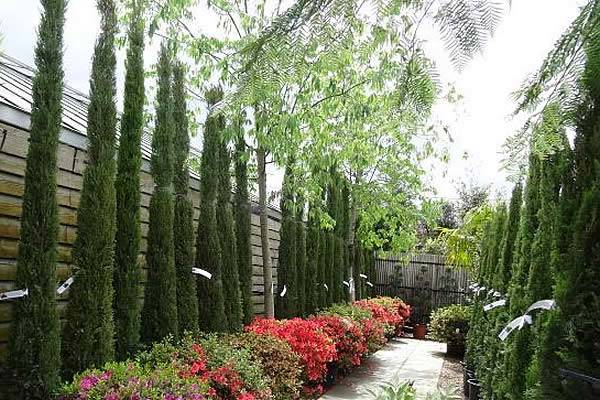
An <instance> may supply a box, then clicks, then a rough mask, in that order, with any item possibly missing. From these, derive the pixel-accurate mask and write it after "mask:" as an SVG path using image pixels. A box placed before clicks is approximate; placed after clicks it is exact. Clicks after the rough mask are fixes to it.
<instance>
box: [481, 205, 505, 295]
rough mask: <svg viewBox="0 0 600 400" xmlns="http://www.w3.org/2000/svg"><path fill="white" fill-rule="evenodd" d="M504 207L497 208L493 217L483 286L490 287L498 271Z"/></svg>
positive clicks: (503, 225)
mask: <svg viewBox="0 0 600 400" xmlns="http://www.w3.org/2000/svg"><path fill="white" fill-rule="evenodd" d="M506 219H507V215H506V205H505V204H504V203H502V204H500V205H499V206H498V209H497V210H496V213H495V216H494V229H493V231H492V234H493V236H492V241H491V247H490V251H489V254H488V258H487V265H486V266H485V274H484V283H485V286H488V287H491V286H492V283H493V280H494V276H495V274H496V272H497V271H498V263H499V262H500V253H501V250H502V238H503V236H504V228H505V227H506Z"/></svg>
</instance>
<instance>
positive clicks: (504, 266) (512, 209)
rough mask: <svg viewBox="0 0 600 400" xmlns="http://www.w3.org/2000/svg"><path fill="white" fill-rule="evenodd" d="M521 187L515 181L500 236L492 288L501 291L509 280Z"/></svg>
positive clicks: (519, 213)
mask: <svg viewBox="0 0 600 400" xmlns="http://www.w3.org/2000/svg"><path fill="white" fill-rule="evenodd" d="M522 193H523V189H522V187H521V183H520V182H519V183H517V184H516V185H515V187H514V188H513V191H512V196H511V198H510V205H509V207H508V219H507V220H506V227H505V229H504V236H503V238H502V249H501V253H500V269H499V271H498V273H497V274H496V276H495V280H494V288H495V289H496V290H500V291H502V292H504V291H506V289H507V286H508V282H509V281H510V272H511V268H512V260H513V253H514V245H515V240H516V237H517V232H518V230H519V219H520V217H521V203H522V201H523V195H522Z"/></svg>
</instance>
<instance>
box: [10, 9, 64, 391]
mask: <svg viewBox="0 0 600 400" xmlns="http://www.w3.org/2000/svg"><path fill="white" fill-rule="evenodd" d="M42 6H43V13H42V19H41V21H40V25H39V28H38V41H37V45H36V48H35V65H36V68H37V72H36V74H35V75H34V77H33V88H32V93H33V94H32V96H33V105H32V107H31V134H30V137H29V149H28V151H27V166H26V170H25V191H24V193H23V212H22V215H21V241H20V243H19V257H18V260H17V275H16V280H15V285H16V287H17V288H22V289H28V290H29V294H28V295H27V296H25V297H23V298H21V299H19V300H17V301H16V302H15V307H14V312H13V315H14V321H13V323H12V328H11V335H10V338H9V365H10V366H11V367H12V368H13V370H14V372H15V373H16V375H17V377H18V380H17V381H18V382H19V388H20V389H21V390H22V392H21V398H25V399H28V398H31V399H36V398H50V397H51V393H52V391H53V389H55V388H56V386H57V385H58V383H59V369H60V331H59V330H60V328H59V322H58V313H57V310H56V299H55V296H56V292H55V291H56V254H57V234H58V205H57V202H56V170H57V166H56V154H57V149H58V135H59V132H60V124H61V111H62V108H61V103H60V101H61V97H62V90H63V69H62V45H63V26H64V21H65V1H64V0H45V1H43V2H42Z"/></svg>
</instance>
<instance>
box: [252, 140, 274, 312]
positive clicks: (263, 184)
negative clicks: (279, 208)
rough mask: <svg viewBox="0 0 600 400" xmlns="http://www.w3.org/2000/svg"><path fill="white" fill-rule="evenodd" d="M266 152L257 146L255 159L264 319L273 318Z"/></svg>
mask: <svg viewBox="0 0 600 400" xmlns="http://www.w3.org/2000/svg"><path fill="white" fill-rule="evenodd" d="M266 157H267V156H266V152H265V149H264V148H263V147H262V146H260V144H259V145H258V147H257V149H256V159H257V162H258V206H259V212H260V239H261V242H260V244H261V248H262V259H263V281H264V284H265V286H264V292H265V293H264V296H265V317H267V318H274V316H275V309H274V306H273V265H272V262H271V245H270V243H269V215H268V208H267V170H266V167H267V166H266Z"/></svg>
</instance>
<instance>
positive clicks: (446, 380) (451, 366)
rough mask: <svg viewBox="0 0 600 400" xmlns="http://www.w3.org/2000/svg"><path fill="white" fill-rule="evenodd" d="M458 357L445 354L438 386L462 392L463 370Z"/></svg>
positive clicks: (458, 392)
mask: <svg viewBox="0 0 600 400" xmlns="http://www.w3.org/2000/svg"><path fill="white" fill-rule="evenodd" d="M460 361H461V360H460V359H458V358H452V357H448V356H446V357H445V358H444V364H443V365H442V371H441V372H440V378H439V380H438V386H439V387H440V388H441V389H444V390H455V391H456V393H457V394H462V384H463V370H462V365H460Z"/></svg>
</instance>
